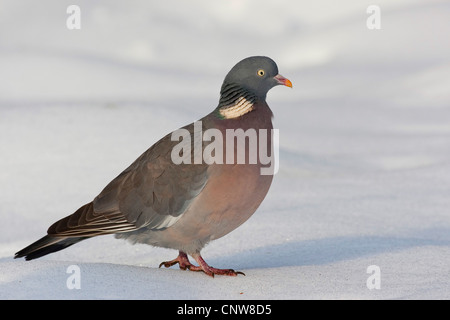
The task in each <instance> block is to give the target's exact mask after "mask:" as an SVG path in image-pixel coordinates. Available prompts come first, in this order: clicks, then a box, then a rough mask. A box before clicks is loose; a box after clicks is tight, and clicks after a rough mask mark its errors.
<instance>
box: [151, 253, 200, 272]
mask: <svg viewBox="0 0 450 320" xmlns="http://www.w3.org/2000/svg"><path fill="white" fill-rule="evenodd" d="M177 263H178V264H179V265H180V269H182V270H186V269H191V267H195V266H194V265H192V264H191V262H190V261H189V258H188V256H187V254H186V253H184V252H183V251H180V252H179V254H178V257H176V258H175V259H173V260H170V261H163V262H161V264H160V265H159V267H160V268H161V266H162V265H164V267H166V268H170V267H171V266H173V265H176V264H177Z"/></svg>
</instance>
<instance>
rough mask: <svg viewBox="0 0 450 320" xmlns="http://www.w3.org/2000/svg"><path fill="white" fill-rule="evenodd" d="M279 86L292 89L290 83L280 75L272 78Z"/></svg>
mask: <svg viewBox="0 0 450 320" xmlns="http://www.w3.org/2000/svg"><path fill="white" fill-rule="evenodd" d="M273 78H274V79H275V80H276V81H277V82H278V83H279V84H282V85H283V86H286V87H289V88H292V82H291V80H289V79H286V78H285V77H283V76H282V75H281V74H277V75H276V76H275V77H273Z"/></svg>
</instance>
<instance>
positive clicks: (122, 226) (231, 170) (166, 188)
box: [15, 56, 292, 276]
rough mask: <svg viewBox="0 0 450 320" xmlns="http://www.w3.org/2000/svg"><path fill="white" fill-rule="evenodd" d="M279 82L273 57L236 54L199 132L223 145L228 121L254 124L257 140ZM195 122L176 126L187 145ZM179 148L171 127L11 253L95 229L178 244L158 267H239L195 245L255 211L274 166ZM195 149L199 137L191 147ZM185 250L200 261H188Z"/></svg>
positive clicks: (73, 239) (58, 243)
mask: <svg viewBox="0 0 450 320" xmlns="http://www.w3.org/2000/svg"><path fill="white" fill-rule="evenodd" d="M276 85H285V86H288V87H292V84H291V82H290V81H289V80H288V79H286V78H284V77H282V76H281V75H279V74H278V67H277V65H276V64H275V62H274V61H273V60H271V59H270V58H267V57H261V56H257V57H249V58H246V59H244V60H242V61H240V62H239V63H237V64H236V65H235V66H234V67H233V68H232V69H231V71H230V72H229V73H228V74H227V76H226V77H225V80H224V82H223V85H222V88H221V92H220V100H219V105H218V106H217V108H216V109H215V110H214V111H212V112H211V113H210V114H208V115H206V116H205V117H204V118H202V119H200V120H199V122H200V123H201V129H200V130H201V132H200V134H202V133H204V132H206V131H207V130H208V129H215V130H216V132H219V133H221V134H222V137H223V140H222V141H214V142H216V143H217V142H221V144H220V145H221V146H223V148H225V147H226V145H227V141H225V140H226V133H227V130H229V129H233V130H238V129H242V130H243V131H244V132H247V130H249V129H250V130H255V132H256V133H257V135H258V141H259V140H260V139H261V138H262V137H261V136H260V135H261V132H264V133H266V132H270V131H271V130H272V128H273V127H272V116H273V115H272V111H271V110H270V108H269V106H268V105H267V103H266V95H267V92H268V91H269V90H270V89H271V88H272V87H274V86H276ZM261 129H263V130H261ZM264 129H265V130H264ZM196 130H197V131H198V125H196V123H192V124H189V125H187V126H185V127H183V128H182V130H181V132H184V133H185V136H184V137H185V138H189V139H186V140H187V141H188V142H187V143H188V144H189V146H190V145H191V141H194V140H195V139H196V137H198V134H199V132H196ZM266 139H267V140H264V141H265V142H266V143H267V145H269V146H270V145H271V144H272V141H271V135H270V134H267V137H266ZM211 140H213V139H211ZM210 143H213V142H212V141H211V142H210ZM194 144H195V142H194ZM207 147H208V141H203V142H202V144H201V146H200V156H201V155H202V151H206V149H205V148H207ZM176 148H180V139H173V135H172V134H168V135H166V136H165V137H163V138H162V139H161V140H159V141H158V142H156V143H155V144H154V145H153V146H152V147H151V148H150V149H148V150H147V151H145V152H144V153H143V154H142V155H141V156H140V157H139V158H138V159H137V160H136V161H135V162H133V163H132V164H131V165H130V166H129V167H128V168H127V169H125V171H123V172H122V173H121V174H120V175H119V176H117V177H116V178H115V179H114V180H112V181H111V182H110V183H109V184H108V185H107V186H106V187H105V188H104V189H103V191H102V192H101V193H100V194H99V195H98V196H97V197H96V198H95V199H94V200H93V201H92V202H90V203H88V204H86V205H84V206H82V207H81V208H79V209H78V210H77V211H76V212H75V213H73V214H71V215H69V216H67V217H65V218H63V219H61V220H59V221H57V222H55V223H54V224H53V225H51V226H50V227H49V229H48V231H47V233H48V234H47V235H46V236H44V237H43V238H41V239H40V240H38V241H36V242H34V243H32V244H31V245H29V246H28V247H26V248H24V249H22V250H20V251H19V252H17V253H16V255H15V258H20V257H25V259H26V260H32V259H36V258H39V257H42V256H44V255H46V254H49V253H52V252H55V251H59V250H62V249H64V248H67V247H69V246H71V245H73V244H75V243H77V242H79V241H82V240H85V239H88V238H91V237H94V236H98V235H106V234H115V235H116V237H117V238H122V239H128V240H129V241H131V242H133V243H136V242H137V243H146V244H150V245H153V246H159V247H165V248H172V249H176V250H178V251H179V255H178V257H177V258H176V259H174V260H171V261H166V262H163V263H161V265H160V267H161V266H162V265H164V266H165V267H170V266H173V265H175V264H179V267H180V268H181V269H183V270H185V269H189V270H193V271H203V272H204V273H206V274H207V275H210V276H214V275H215V274H216V275H229V276H236V275H238V274H242V272H239V271H234V270H233V269H217V268H213V267H211V266H209V265H208V264H207V263H206V262H205V261H204V260H203V258H202V256H201V255H200V251H201V250H202V248H203V247H204V246H205V245H206V244H207V243H208V242H210V241H212V240H215V239H218V238H220V237H222V236H224V235H226V234H227V233H229V232H231V231H233V230H234V229H236V228H237V227H238V226H240V225H241V224H242V223H244V222H245V221H246V220H247V219H248V218H249V217H250V216H251V215H252V214H253V213H254V212H255V211H256V209H257V208H258V207H259V205H260V204H261V202H262V201H263V199H264V198H265V196H266V194H267V192H268V190H269V187H270V185H271V183H272V178H273V174H261V169H262V168H263V167H264V165H266V164H267V163H263V162H262V161H261V160H260V159H259V158H258V159H257V160H256V161H253V162H252V161H244V163H240V162H239V161H237V162H232V163H228V162H227V161H223V162H222V163H220V161H217V162H212V163H211V161H206V159H202V160H201V161H197V160H198V158H196V157H197V156H198V152H197V154H195V152H192V154H191V155H185V154H183V153H184V151H185V150H189V149H190V148H187V149H181V150H180V155H181V154H182V155H183V156H185V157H184V160H186V161H181V162H180V163H175V162H174V159H173V157H174V152H173V150H174V149H176ZM237 148H238V145H237V144H235V146H234V149H233V150H231V151H230V150H223V151H224V152H223V157H224V158H225V157H228V155H229V154H230V153H233V154H232V155H231V157H232V158H233V157H234V160H236V157H235V156H236V154H235V153H238V152H239V150H237ZM259 148H261V145H259ZM196 149H198V144H197V146H195V145H194V147H193V148H192V149H191V150H194V151H195V150H196ZM216 151H218V150H216ZM219 151H222V150H219ZM245 151H247V152H250V151H251V150H250V147H249V144H246V145H245ZM177 153H178V152H177ZM177 153H176V154H177ZM177 155H178V154H177ZM186 156H187V157H186ZM272 156H273V152H272ZM248 157H249V156H248ZM227 159H228V158H227ZM247 160H248V159H247ZM188 255H190V256H191V257H193V258H194V259H195V261H197V263H198V266H196V265H193V264H191V263H190V261H189V259H188Z"/></svg>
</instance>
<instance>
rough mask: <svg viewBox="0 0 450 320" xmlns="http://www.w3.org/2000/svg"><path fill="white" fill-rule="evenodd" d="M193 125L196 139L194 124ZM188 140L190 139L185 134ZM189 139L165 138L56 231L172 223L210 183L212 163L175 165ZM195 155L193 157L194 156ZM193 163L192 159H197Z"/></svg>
mask: <svg viewBox="0 0 450 320" xmlns="http://www.w3.org/2000/svg"><path fill="white" fill-rule="evenodd" d="M182 129H187V130H188V131H186V132H189V134H188V136H190V140H191V141H192V139H193V131H194V126H193V125H192V124H191V125H189V126H186V127H184V128H182ZM185 138H186V137H185ZM179 143H189V144H190V143H191V142H190V141H189V139H183V140H182V141H181V142H180V141H171V134H169V135H167V136H165V137H164V138H162V139H161V140H160V141H158V142H157V143H155V144H154V145H153V146H152V147H151V148H150V149H148V150H147V151H146V152H144V153H143V154H142V155H141V156H140V157H139V158H138V159H136V161H135V162H133V163H132V164H131V165H130V166H129V167H128V168H127V169H125V170H124V171H123V172H122V173H121V174H120V175H119V176H117V177H116V178H115V179H114V180H112V181H111V182H110V183H109V184H108V185H107V186H106V187H105V188H104V189H103V191H102V192H101V193H100V194H99V195H98V196H97V197H96V198H95V199H94V201H93V202H91V203H88V204H86V205H85V206H83V207H81V208H80V209H78V210H77V211H76V212H75V213H74V214H72V215H70V216H68V217H66V218H63V219H61V220H59V221H58V222H56V223H54V224H53V225H52V226H51V227H50V228H49V230H48V233H49V234H50V235H55V236H56V235H58V236H67V237H72V236H77V237H79V236H94V235H100V234H111V233H117V232H126V231H132V230H136V229H139V228H141V227H144V226H146V227H148V228H151V229H161V228H167V227H170V226H171V225H172V224H174V223H175V222H176V221H178V219H179V218H181V216H182V215H183V213H184V212H185V211H186V208H187V207H188V206H189V204H190V202H191V201H192V200H193V199H194V198H195V197H196V196H197V195H198V194H199V193H200V191H201V190H202V189H203V187H204V186H205V184H206V181H207V167H208V166H207V165H206V164H204V163H203V164H183V163H181V164H178V165H176V164H174V162H173V161H172V159H171V153H172V149H173V148H174V147H175V146H176V145H177V144H179ZM192 157H193V156H192V155H191V160H192ZM191 163H192V162H191Z"/></svg>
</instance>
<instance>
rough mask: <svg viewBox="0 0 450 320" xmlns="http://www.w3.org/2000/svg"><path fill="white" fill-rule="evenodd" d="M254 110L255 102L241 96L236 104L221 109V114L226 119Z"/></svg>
mask: <svg viewBox="0 0 450 320" xmlns="http://www.w3.org/2000/svg"><path fill="white" fill-rule="evenodd" d="M252 110H253V103H252V102H250V101H248V100H247V99H245V98H244V97H239V98H238V99H237V100H236V101H235V102H234V104H232V105H229V106H226V107H222V108H220V109H219V112H220V114H221V115H222V116H223V117H224V118H225V119H234V118H238V117H241V116H243V115H244V114H246V113H249V112H250V111H252Z"/></svg>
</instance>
